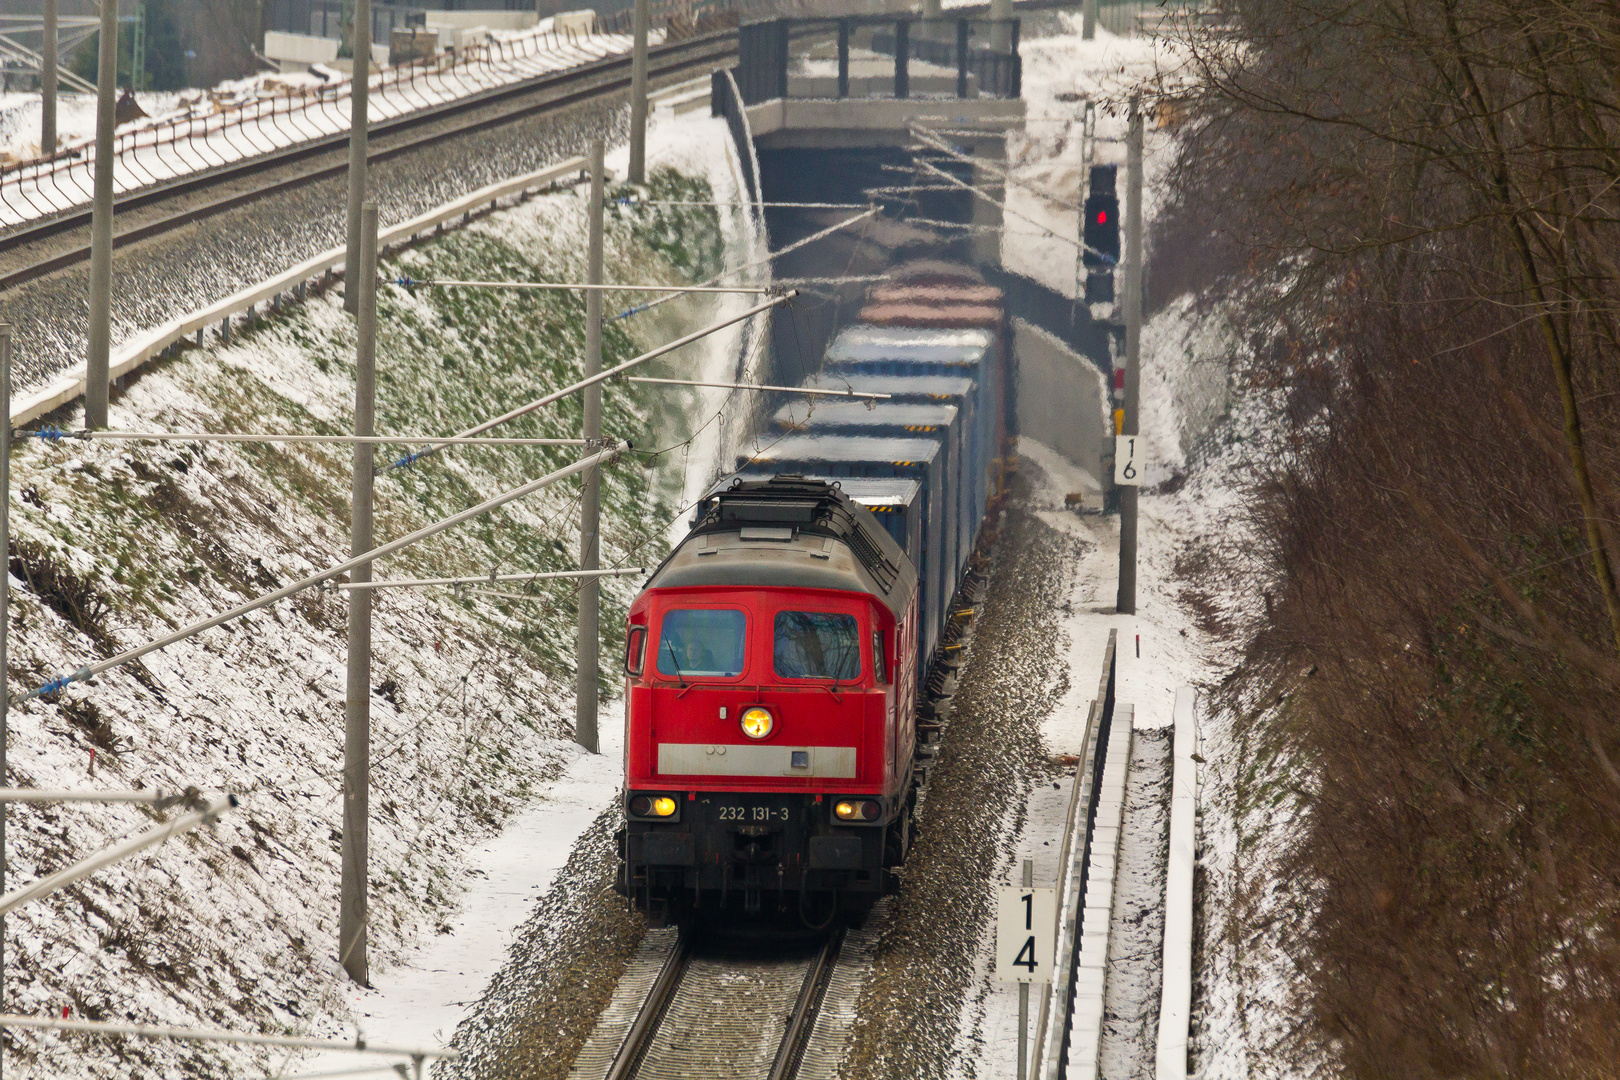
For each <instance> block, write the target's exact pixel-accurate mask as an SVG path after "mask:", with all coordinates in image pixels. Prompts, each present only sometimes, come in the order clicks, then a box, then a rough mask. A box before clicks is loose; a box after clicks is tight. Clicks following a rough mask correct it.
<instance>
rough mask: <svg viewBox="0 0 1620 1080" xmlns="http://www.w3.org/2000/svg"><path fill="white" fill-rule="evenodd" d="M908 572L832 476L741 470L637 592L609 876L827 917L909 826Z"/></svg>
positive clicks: (914, 588)
mask: <svg viewBox="0 0 1620 1080" xmlns="http://www.w3.org/2000/svg"><path fill="white" fill-rule="evenodd" d="M918 630H919V625H918V585H917V575H916V571H915V570H914V568H913V567H912V563H911V560H910V559H909V558H907V556H906V554H905V552H904V551H903V550H902V549H901V548H900V546H899V545H898V544H897V543H896V542H895V541H894V539H892V538H891V537H890V535H889V534H888V532H887V531H886V530H885V529H884V527H883V525H881V524H880V523H879V522H878V520H877V519H876V518H875V517H874V516H873V515H872V514H871V513H869V512H868V511H867V510H866V509H864V508H863V507H861V506H859V505H857V504H856V503H854V502H853V501H851V500H850V499H849V498H848V497H847V496H846V495H844V494H843V492H841V491H840V490H839V489H838V487H837V486H836V485H835V484H830V483H827V482H824V481H820V480H807V479H804V478H802V477H797V476H779V477H775V478H772V479H770V480H765V481H755V482H738V483H736V484H734V485H733V486H732V487H730V488H728V489H725V490H722V491H720V492H718V493H717V494H715V495H713V496H711V497H710V498H709V499H708V500H707V501H706V502H705V504H703V506H702V507H701V508H700V514H699V518H698V522H697V524H696V525H695V526H694V528H693V529H692V531H691V533H690V534H689V535H688V536H687V537H686V539H685V540H683V541H682V542H681V544H680V546H679V547H677V548H676V549H675V551H674V552H672V553H671V554H670V556H669V558H668V559H666V560H665V561H664V563H663V565H661V566H660V567H659V568H658V570H657V571H656V572H655V573H654V574H653V575H652V577H651V578H650V579H649V581H648V583H647V586H646V589H645V590H644V591H643V592H642V594H641V596H640V597H638V598H637V600H636V602H635V604H634V606H632V607H631V609H630V615H629V629H628V633H627V641H626V657H625V671H626V678H627V686H626V716H625V732H626V736H625V789H624V809H625V819H626V825H625V829H624V830H623V831H622V832H621V833H620V834H619V847H620V867H619V881H618V887H619V891H620V892H621V893H622V894H624V895H625V896H627V897H628V898H629V899H630V900H631V902H632V903H633V904H634V905H635V906H636V907H637V908H640V909H642V910H644V911H647V912H648V913H649V914H651V915H653V916H654V917H664V918H674V919H681V918H685V917H687V916H688V915H691V914H701V913H703V912H705V911H707V912H709V913H714V914H718V913H724V912H727V911H730V912H733V913H735V912H738V911H740V912H743V913H745V914H747V915H750V916H753V915H758V914H761V913H763V914H766V915H783V916H787V917H789V918H797V919H798V920H800V921H802V922H803V923H804V924H805V925H808V926H812V927H819V926H822V925H825V924H827V923H829V922H831V921H832V919H833V918H835V917H836V916H838V915H839V914H840V913H845V914H859V913H862V912H864V911H865V910H866V909H867V908H869V907H870V906H871V905H872V903H874V902H875V901H876V900H877V898H878V897H879V896H881V895H882V894H883V893H884V892H885V891H889V890H891V889H892V881H891V880H890V879H891V878H892V871H893V868H894V867H896V866H898V865H900V863H901V861H902V860H903V859H904V858H905V855H906V849H907V847H908V846H909V844H910V840H911V829H912V810H913V802H914V799H913V785H912V755H913V749H914V746H913V743H914V739H915V729H914V725H913V713H914V710H915V706H916V696H917V663H916V657H917V650H918V646H917V640H918V639H917V635H918Z"/></svg>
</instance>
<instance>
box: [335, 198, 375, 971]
mask: <svg viewBox="0 0 1620 1080" xmlns="http://www.w3.org/2000/svg"><path fill="white" fill-rule="evenodd" d="M357 271H358V272H357V273H354V274H351V275H349V290H350V292H352V293H356V294H358V298H359V300H360V326H359V331H360V332H359V340H358V342H357V343H356V345H355V350H354V361H355V375H354V433H355V434H356V435H374V434H376V432H375V430H374V429H375V427H376V414H377V204H376V203H371V202H368V203H366V204H365V205H364V206H363V207H361V211H360V261H359V266H358V267H357ZM374 452H375V447H374V446H373V444H371V443H355V444H354V480H353V487H352V494H353V501H352V511H351V513H352V515H353V517H352V522H351V526H350V539H349V555H350V557H354V556H358V555H364V554H365V553H366V552H368V551H370V550H371V549H372V547H373V546H374V545H373V543H372V536H371V482H372V477H373V476H374V475H375V470H374V468H373V464H374V463H373V460H372V457H373V454H374ZM349 580H350V581H351V582H365V581H370V580H371V564H370V563H362V564H361V565H359V566H357V567H355V568H354V569H353V570H351V571H350V572H349ZM344 721H345V723H344V731H343V886H342V888H343V894H342V903H341V907H340V911H339V917H338V956H339V957H340V958H341V959H342V961H343V970H345V971H347V972H348V973H349V978H351V979H353V980H354V981H355V982H357V983H359V984H360V985H361V986H365V985H367V984H368V980H367V977H366V863H367V838H368V832H369V824H370V823H369V810H370V794H371V590H370V589H350V590H349V678H348V691H347V698H346V700H345V703H344Z"/></svg>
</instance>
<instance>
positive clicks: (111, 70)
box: [84, 0, 118, 428]
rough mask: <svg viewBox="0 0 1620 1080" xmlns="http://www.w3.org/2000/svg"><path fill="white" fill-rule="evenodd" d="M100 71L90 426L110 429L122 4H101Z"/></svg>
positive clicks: (87, 392) (87, 397)
mask: <svg viewBox="0 0 1620 1080" xmlns="http://www.w3.org/2000/svg"><path fill="white" fill-rule="evenodd" d="M99 33H100V35H101V41H100V43H99V44H100V46H101V51H100V53H99V59H98V60H97V62H96V63H97V67H96V178H95V197H94V202H93V204H92V206H91V209H90V352H89V355H88V356H87V357H86V358H85V384H84V426H85V427H87V428H104V427H106V426H107V394H108V392H109V387H108V385H107V363H108V357H109V355H110V354H111V352H112V227H113V108H114V105H115V104H116V100H115V99H116V94H117V89H118V0H101V29H100V31H99Z"/></svg>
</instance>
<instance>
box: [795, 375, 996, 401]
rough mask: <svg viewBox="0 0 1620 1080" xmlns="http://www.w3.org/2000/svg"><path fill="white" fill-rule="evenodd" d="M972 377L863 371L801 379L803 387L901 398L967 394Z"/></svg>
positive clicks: (903, 399) (914, 398)
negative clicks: (884, 373)
mask: <svg viewBox="0 0 1620 1080" xmlns="http://www.w3.org/2000/svg"><path fill="white" fill-rule="evenodd" d="M973 385H974V384H973V380H972V379H971V378H969V377H968V376H966V375H875V374H872V373H870V372H865V371H837V372H821V373H819V374H816V375H811V376H809V377H807V378H806V379H805V380H804V388H805V389H806V390H861V391H865V392H866V393H869V394H893V395H894V397H895V399H898V400H900V401H916V400H919V399H935V400H937V399H940V398H959V397H967V396H968V395H969V394H971V393H973Z"/></svg>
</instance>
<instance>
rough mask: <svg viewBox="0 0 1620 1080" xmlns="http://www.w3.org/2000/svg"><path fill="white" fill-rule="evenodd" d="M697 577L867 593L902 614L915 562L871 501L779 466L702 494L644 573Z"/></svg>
mask: <svg viewBox="0 0 1620 1080" xmlns="http://www.w3.org/2000/svg"><path fill="white" fill-rule="evenodd" d="M912 483H915V481H913V482H912ZM704 585H709V586H714V585H725V586H768V587H773V588H799V589H835V590H838V591H840V592H861V593H867V594H869V595H872V596H876V597H879V598H880V599H882V601H883V602H884V604H886V605H887V606H888V608H889V610H890V611H891V612H893V613H894V616H895V618H896V619H901V618H904V617H905V614H906V609H907V608H908V607H909V606H910V604H911V598H912V595H913V594H914V593H915V592H916V591H917V571H916V569H915V568H914V567H913V566H912V565H911V560H910V559H908V558H907V557H906V554H905V552H904V551H903V550H902V549H901V548H900V545H899V544H897V543H895V542H894V539H893V538H892V537H891V536H889V533H888V530H887V529H885V528H884V527H883V525H882V524H881V523H880V522H879V521H878V520H877V518H875V517H873V516H872V513H871V511H869V510H867V509H866V508H865V507H863V506H861V505H859V504H858V503H857V502H856V501H855V500H853V499H851V498H850V496H849V495H848V494H847V493H845V492H844V491H842V490H841V489H840V488H839V487H837V486H835V485H833V484H831V483H828V482H827V481H824V480H810V479H806V478H805V477H802V476H776V477H772V478H771V479H769V480H735V481H733V482H732V483H731V484H730V485H729V486H727V487H725V488H723V489H721V490H719V491H715V492H712V493H710V494H709V495H708V496H705V498H704V500H703V502H702V503H701V504H700V506H699V517H698V519H697V523H696V524H695V525H693V526H692V531H691V532H690V533H688V534H687V536H686V539H684V540H682V541H681V542H680V544H679V545H677V547H676V548H675V550H674V551H673V552H671V553H670V555H669V557H668V558H667V559H665V560H664V562H663V563H662V565H660V566H659V567H658V569H657V570H655V571H654V572H653V575H652V577H651V578H649V579H648V581H647V588H649V589H670V588H689V587H693V586H704Z"/></svg>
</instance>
